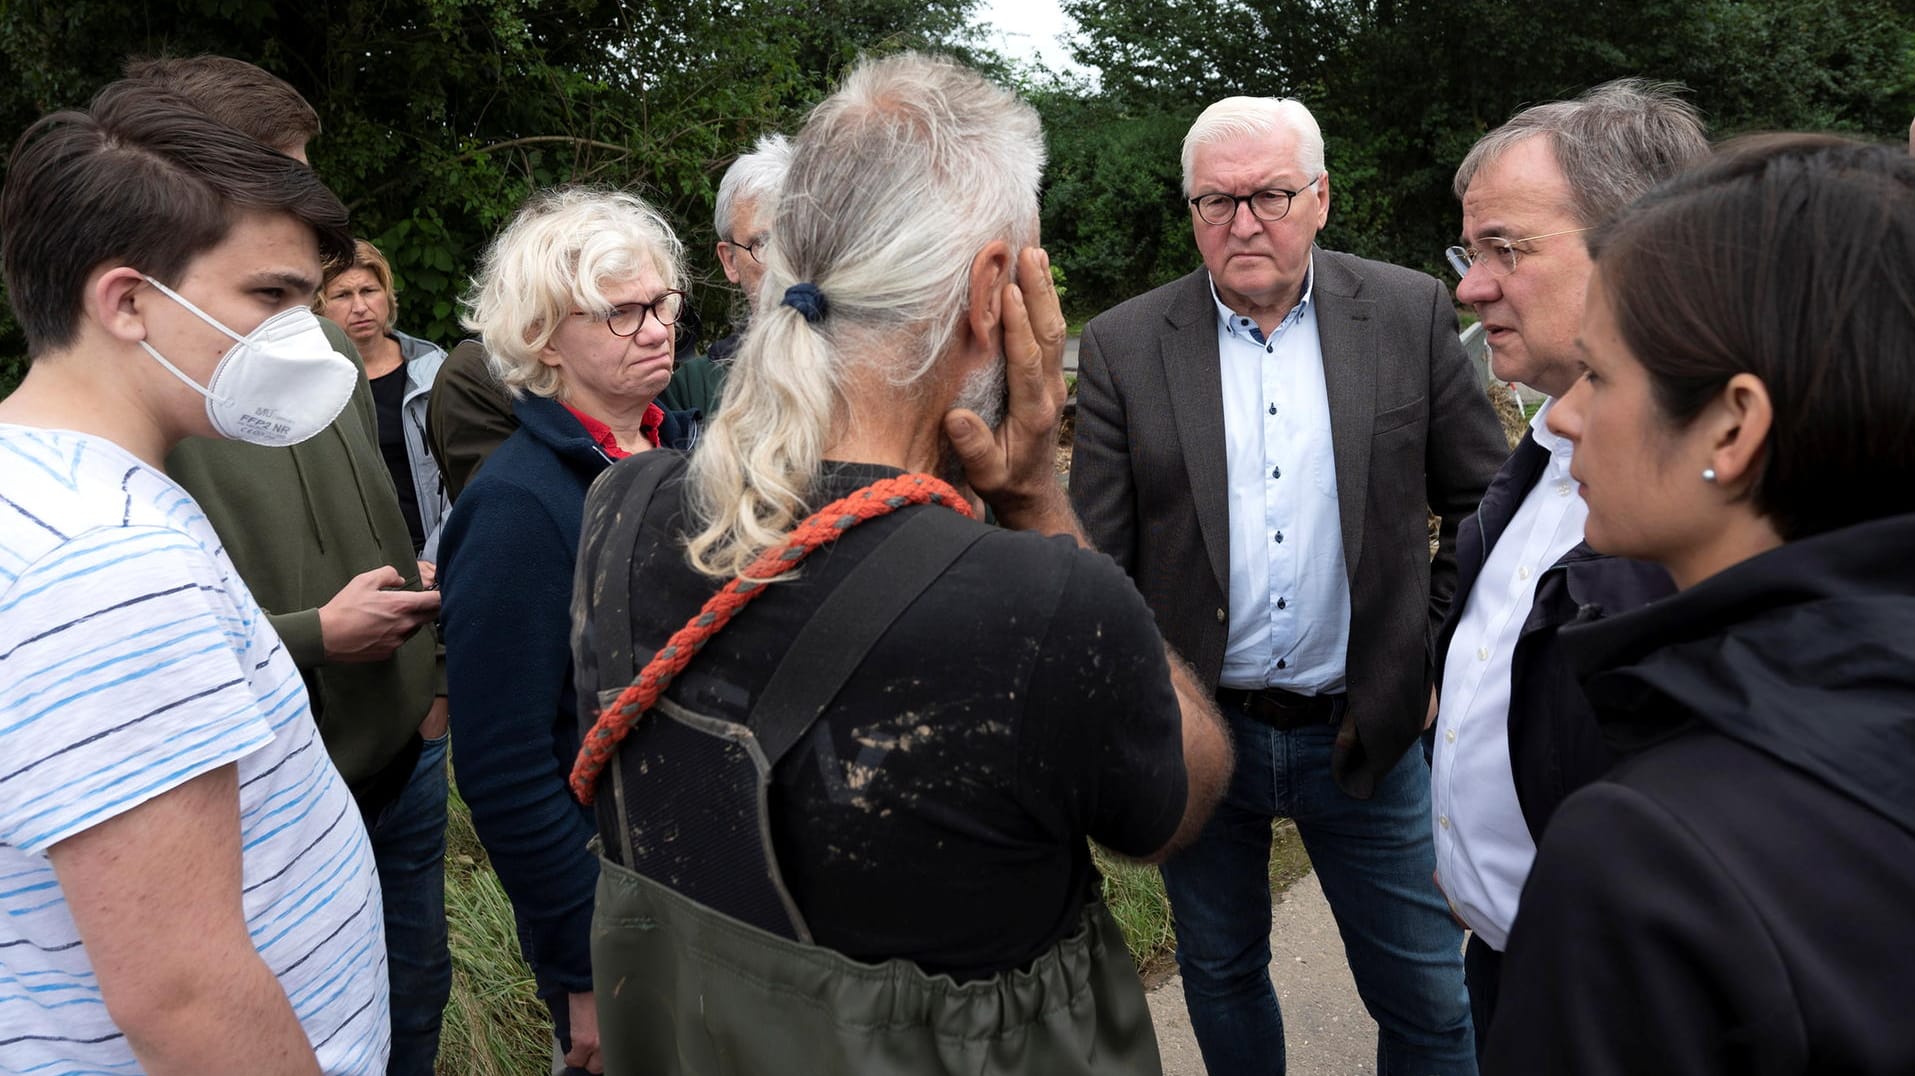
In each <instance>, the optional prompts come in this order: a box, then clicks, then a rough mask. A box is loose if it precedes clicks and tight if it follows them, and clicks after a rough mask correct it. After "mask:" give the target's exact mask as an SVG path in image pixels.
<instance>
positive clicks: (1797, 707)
mask: <svg viewBox="0 0 1915 1076" xmlns="http://www.w3.org/2000/svg"><path fill="white" fill-rule="evenodd" d="M1590 249H1591V253H1592V254H1593V255H1594V257H1595V259H1596V272H1595V275H1594V277H1593V278H1592V280H1591V283H1590V289H1589V301H1588V305H1587V310H1586V314H1585V317H1584V320H1583V329H1582V337H1581V341H1580V342H1581V346H1582V348H1583V351H1584V355H1585V360H1584V361H1585V364H1586V370H1587V372H1586V374H1585V376H1584V378H1583V380H1582V381H1580V382H1579V383H1578V384H1577V386H1576V387H1575V389H1574V390H1572V391H1571V392H1570V393H1569V394H1568V395H1567V396H1565V397H1564V398H1563V399H1562V400H1560V401H1559V402H1558V403H1557V405H1556V408H1555V410H1554V411H1553V412H1552V413H1551V416H1550V426H1551V427H1552V428H1555V429H1556V430H1557V431H1558V432H1559V433H1561V434H1562V435H1563V436H1565V437H1568V438H1569V439H1571V440H1572V441H1574V442H1575V443H1576V461H1575V465H1574V468H1573V473H1574V474H1575V477H1576V479H1577V481H1579V482H1580V483H1582V485H1583V496H1584V499H1585V500H1586V501H1587V502H1588V504H1589V522H1588V529H1587V535H1588V541H1589V544H1590V545H1591V546H1593V547H1595V548H1596V549H1598V550H1600V551H1602V552H1605V553H1613V554H1617V555H1620V556H1627V557H1636V558H1640V559H1643V560H1649V561H1654V562H1656V563H1659V564H1661V565H1663V566H1664V567H1666V568H1668V569H1669V571H1670V574H1671V575H1672V576H1673V577H1674V578H1675V581H1676V583H1677V586H1678V587H1679V588H1680V593H1678V594H1676V595H1675V596H1673V597H1670V598H1667V599H1664V600H1662V601H1660V602H1657V603H1655V604H1652V605H1650V606H1648V607H1647V608H1644V609H1642V610H1640V611H1637V612H1633V613H1628V614H1624V615H1621V616H1616V617H1612V618H1609V619H1607V620H1603V621H1601V622H1599V623H1593V624H1589V625H1587V626H1584V627H1580V628H1572V629H1570V630H1568V631H1566V632H1565V633H1564V635H1563V644H1564V646H1565V648H1566V649H1568V650H1570V652H1571V654H1572V657H1573V658H1574V659H1575V660H1576V661H1577V664H1578V667H1579V671H1580V674H1581V676H1582V679H1583V685H1584V688H1585V690H1587V691H1588V693H1589V697H1590V700H1591V702H1592V704H1593V705H1594V707H1595V710H1596V713H1597V715H1598V718H1599V720H1600V721H1601V723H1602V725H1603V730H1604V734H1605V736H1606V737H1607V738H1608V739H1609V740H1610V742H1611V744H1612V746H1614V747H1616V748H1618V749H1619V750H1621V751H1624V752H1625V759H1624V761H1623V762H1622V763H1620V764H1619V765H1618V766H1617V768H1616V769H1615V770H1613V771H1611V773H1610V774H1609V776H1608V777H1606V778H1605V779H1604V780H1602V781H1599V782H1597V783H1596V784H1594V785H1591V786H1589V787H1587V788H1585V789H1583V790H1582V791H1580V792H1578V793H1576V794H1575V795H1573V796H1571V797H1570V798H1569V799H1568V800H1567V801H1566V802H1565V803H1564V804H1563V806H1562V808H1561V809H1560V810H1559V811H1558V813H1557V814H1556V816H1555V818H1554V819H1553V820H1552V821H1551V823H1550V827H1549V829H1548V832H1547V833H1546V834H1545V836H1544V839H1543V843H1542V847H1541V848H1540V850H1539V852H1538V855H1537V859H1536V866H1535V870H1534V872H1533V873H1532V874H1531V875H1530V879H1529V884H1528V886H1527V888H1526V889H1525V890H1524V892H1523V898H1522V906H1521V909H1520V911H1519V913H1518V915H1517V919H1516V925H1515V930H1514V933H1513V934H1512V936H1511V939H1510V947H1509V952H1508V962H1507V964H1506V965H1505V972H1504V975H1505V979H1504V994H1503V999H1504V1000H1503V1004H1504V1006H1505V1008H1504V1010H1502V1011H1499V1013H1498V1016H1497V1021H1496V1025H1495V1027H1494V1029H1493V1030H1492V1032H1491V1038H1490V1046H1489V1051H1488V1054H1487V1056H1486V1057H1485V1059H1484V1065H1483V1070H1484V1072H1485V1073H1489V1074H1512V1073H1521V1074H1524V1076H1530V1074H1535V1073H1617V1074H1621V1073H1631V1074H1638V1073H1661V1072H1668V1073H1684V1074H1698V1073H1724V1074H1727V1073H1735V1074H1738V1076H1742V1074H1781V1073H1809V1072H1828V1073H1835V1072H1841V1073H1882V1074H1886V1073H1910V1072H1915V1018H1911V1013H1912V1012H1915V990H1912V989H1911V988H1912V987H1915V915H1911V909H1915V162H1911V161H1910V160H1909V158H1908V156H1907V155H1906V154H1905V153H1903V152H1902V151H1901V150H1900V149H1899V148H1898V149H1890V148H1888V147H1882V146H1869V145H1863V144H1860V143H1855V142H1850V141H1846V140H1842V139H1837V138H1833V137H1827V136H1815V135H1789V136H1767V137H1762V138H1756V139H1749V140H1744V141H1741V142H1738V143H1735V144H1732V145H1731V146H1729V147H1727V148H1725V149H1724V150H1722V151H1721V152H1720V153H1719V154H1718V155H1717V156H1716V157H1715V158H1714V159H1713V160H1711V161H1710V162H1708V163H1707V164H1705V165H1703V166H1701V167H1699V168H1698V169H1697V170H1695V171H1693V172H1690V173H1687V174H1685V175H1682V176H1679V177H1677V178H1676V179H1674V180H1671V181H1670V182H1669V183H1667V184H1665V185H1664V186H1662V187H1661V188H1659V189H1657V190H1656V191H1654V192H1651V193H1650V194H1649V195H1648V196H1646V197H1645V198H1644V199H1643V200H1642V201H1641V202H1639V203H1637V205H1636V206H1635V207H1634V208H1632V209H1631V210H1630V211H1628V212H1626V213H1623V214H1621V215H1620V217H1618V218H1617V219H1616V221H1615V222H1614V223H1612V224H1610V225H1608V226H1607V227H1605V228H1603V229H1601V230H1599V231H1598V232H1596V233H1595V235H1594V237H1593V238H1592V239H1591V240H1590Z"/></svg>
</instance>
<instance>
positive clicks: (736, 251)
mask: <svg viewBox="0 0 1915 1076" xmlns="http://www.w3.org/2000/svg"><path fill="white" fill-rule="evenodd" d="M790 167H791V141H790V139H787V138H786V137H785V136H784V135H781V134H768V135H765V136H763V137H761V138H759V139H758V143H757V144H756V145H754V146H753V147H752V148H751V152H750V153H745V154H741V155H739V157H738V159H737V160H735V161H733V162H731V167H730V168H727V169H725V178H724V179H722V180H720V181H719V182H718V203H717V206H716V208H715V209H714V210H713V212H712V228H713V230H715V231H716V232H717V233H718V244H717V247H716V249H717V253H718V264H719V267H720V268H722V269H724V271H725V279H726V280H729V281H731V282H732V283H733V284H736V285H738V289H739V294H740V295H742V296H743V297H744V302H743V303H733V304H732V309H733V330H732V333H731V335H729V336H726V337H724V338H722V339H719V340H715V341H713V342H712V345H711V346H710V347H708V348H706V349H705V353H704V354H703V355H694V356H692V357H691V358H689V359H687V360H685V361H684V362H683V363H680V364H679V367H678V370H677V371H676V372H675V373H673V374H672V383H671V384H670V385H667V386H666V387H665V392H664V394H663V395H661V396H660V397H659V398H658V402H659V403H661V404H663V405H665V406H666V407H668V408H673V409H675V410H680V411H697V412H700V413H701V414H705V415H712V414H716V413H717V411H718V400H719V397H720V396H721V395H722V394H723V392H724V388H725V371H726V370H728V369H730V365H729V364H730V362H731V357H732V355H733V353H735V352H736V351H737V350H738V342H739V341H740V340H742V339H744V331H745V324H746V323H747V322H748V321H749V320H750V319H751V315H753V314H755V313H757V312H758V281H759V279H760V278H761V277H763V276H764V275H765V258H767V257H769V255H768V254H767V253H766V252H765V247H766V246H767V245H768V244H769V243H770V242H771V221H772V217H773V216H774V215H775V214H776V213H777V211H778V189H779V188H780V187H782V186H784V183H785V171H786V170H787V169H789V168H790Z"/></svg>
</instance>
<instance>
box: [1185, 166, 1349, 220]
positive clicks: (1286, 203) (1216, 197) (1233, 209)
mask: <svg viewBox="0 0 1915 1076" xmlns="http://www.w3.org/2000/svg"><path fill="white" fill-rule="evenodd" d="M1322 181H1323V173H1322V172H1318V173H1317V178H1315V179H1313V180H1311V181H1310V182H1308V183H1305V184H1304V185H1303V186H1301V187H1298V188H1297V189H1296V190H1293V191H1286V190H1284V189H1283V188H1282V187H1271V188H1269V189H1268V190H1261V191H1253V192H1251V193H1249V194H1200V195H1198V196H1197V197H1195V198H1192V199H1190V204H1191V205H1193V206H1196V207H1197V215H1198V216H1199V217H1202V218H1203V220H1204V223H1205V224H1229V223H1230V222H1231V221H1233V220H1236V219H1237V207H1238V206H1240V205H1242V204H1244V203H1245V202H1249V203H1250V213H1251V215H1252V216H1255V217H1256V218H1257V219H1258V220H1261V221H1278V220H1282V219H1283V218H1284V217H1287V216H1289V215H1290V203H1291V202H1294V201H1296V198H1297V195H1299V194H1302V193H1303V192H1304V191H1307V190H1309V189H1311V188H1312V187H1315V186H1316V185H1317V184H1318V183H1320V182H1322Z"/></svg>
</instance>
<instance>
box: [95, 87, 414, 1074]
mask: <svg viewBox="0 0 1915 1076" xmlns="http://www.w3.org/2000/svg"><path fill="white" fill-rule="evenodd" d="M127 74H128V76H129V77H128V78H127V79H126V80H124V81H122V82H120V83H117V84H115V85H114V86H112V87H109V88H108V89H107V90H104V91H102V93H103V94H107V93H132V92H140V90H141V88H145V89H147V90H148V91H164V92H169V93H172V94H175V95H177V96H179V97H180V98H182V99H184V100H185V101H187V102H188V103H190V104H191V105H193V106H194V107H196V108H198V109H199V110H200V111H202V112H204V113H205V114H206V115H207V116H209V117H210V118H212V119H214V120H217V121H219V122H221V123H224V124H226V125H227V126H229V127H232V128H233V129H235V130H237V131H239V132H240V133H242V134H245V135H248V136H250V137H252V138H253V139H254V140H256V141H258V142H260V143H263V144H264V145H267V146H269V147H271V148H273V149H276V150H278V151H280V152H281V153H284V154H285V155H287V156H289V157H292V158H294V159H296V160H299V161H301V162H302V163H303V162H305V161H306V152H305V150H306V143H307V142H308V141H310V140H311V139H312V137H313V136H314V135H316V134H317V133H318V131H319V117H318V115H317V113H315V112H314V111H313V109H312V107H311V106H310V105H309V104H307V102H306V101H305V99H304V98H303V97H301V96H300V95H299V93H298V91H296V90H294V89H293V88H292V87H291V86H289V85H287V84H286V83H285V82H283V81H281V80H280V79H278V78H276V77H274V76H273V75H271V74H268V73H267V72H265V71H262V70H260V69H259V68H257V67H254V66H253V65H252V64H249V63H245V62H243V61H240V60H233V59H228V58H226V57H220V56H199V57H192V58H187V59H161V60H147V61H137V62H135V63H132V64H130V65H129V66H128V69H127ZM320 324H321V326H323V327H324V328H325V330H326V332H327V337H328V338H329V339H330V340H331V341H332V344H333V347H334V349H335V350H337V351H339V352H340V353H342V354H344V355H347V356H348V357H350V358H351V359H352V360H353V363H354V365H355V366H360V365H361V363H360V359H359V354H358V351H357V349H355V348H354V347H353V346H352V344H351V343H350V342H349V341H348V340H347V339H346V336H345V333H344V332H343V331H341V330H340V329H339V328H338V327H337V326H335V325H333V324H332V323H331V322H329V321H324V320H323V319H322V320H321V322H320ZM166 465H167V470H168V472H169V473H170V474H171V475H172V476H173V477H174V479H175V480H177V481H178V482H179V483H180V485H182V486H184V487H186V489H187V491H188V492H190V493H192V494H193V496H194V498H195V499H197V500H198V501H199V503H200V505H201V506H202V507H203V508H204V509H205V511H206V515H207V517H208V519H210V520H211V521H212V524H213V527H214V529H215V530H216V531H217V532H218V533H219V536H220V540H221V541H222V542H224V543H225V546H226V552H227V555H228V556H230V557H231V558H232V560H233V563H234V564H235V565H236V566H237V567H238V569H239V573H240V577H241V578H242V579H244V580H245V581H246V585H247V587H248V588H249V589H250V590H252V592H253V595H254V596H255V597H256V598H257V599H258V601H259V603H260V605H261V606H262V607H264V608H265V609H266V611H267V612H268V614H269V615H270V617H271V620H272V625H273V628H274V630H276V631H277V632H278V633H279V635H280V637H281V638H282V639H284V640H285V643H286V649H287V652H288V653H289V654H290V655H291V656H292V659H293V661H294V663H295V664H296V665H298V667H299V670H300V673H301V674H302V675H303V676H304V677H305V680H306V684H307V687H308V689H309V691H310V692H311V695H312V707H313V716H314V718H315V719H316V720H317V721H318V724H319V731H320V734H321V736H322V737H324V739H325V743H326V750H327V752H328V753H329V754H330V755H331V756H332V759H333V763H334V764H335V765H336V766H338V768H339V771H340V773H341V774H342V775H343V776H344V777H345V778H346V781H347V782H348V784H349V785H350V786H351V788H352V792H353V796H354V798H355V799H356V800H357V801H358V803H359V809H360V812H361V814H362V815H363V816H364V819H365V823H366V828H367V830H368V832H369V833H370V835H371V837H372V846H373V852H374V854H375V856H376V858H377V861H378V867H379V881H380V888H381V890H382V891H383V894H384V903H385V924H386V938H387V952H388V960H389V970H390V973H391V983H392V1055H391V1062H390V1064H389V1065H388V1067H387V1072H388V1073H389V1074H390V1076H430V1074H431V1073H432V1070H433V1060H434V1058H435V1056H436V1055H437V1053H438V1042H439V1024H440V1016H441V1013H442V1012H443V1010H444V1008H445V1003H446V999H447V997H448V996H449V994H450V992H451V988H452V963H451V957H450V954H449V952H448V950H447V940H446V926H445V867H444V860H445V825H446V770H445V758H446V706H445V669H444V662H443V659H442V658H440V657H439V655H438V640H437V636H436V634H435V633H434V632H433V631H421V630H420V629H421V628H422V627H424V626H426V625H427V624H428V623H430V622H431V621H432V620H433V619H434V618H435V617H436V616H437V614H438V611H439V596H438V593H437V592H436V591H431V590H422V589H421V588H420V587H419V571H420V570H419V567H418V562H417V561H416V560H414V558H413V551H412V540H411V538H410V536H409V534H408V532H407V530H406V523H405V517H404V516H403V515H402V514H401V512H400V508H399V501H398V495H397V494H396V493H395V492H394V490H393V487H392V479H391V478H390V477H389V476H388V474H387V472H386V468H385V464H384V462H383V460H382V459H381V457H380V455H379V442H378V426H377V420H376V418H375V415H374V411H373V401H372V392H371V389H370V387H369V386H368V384H367V382H366V378H365V375H364V371H363V367H362V368H361V371H360V374H359V377H358V383H357V385H356V386H355V387H354V389H353V394H352V401H351V403H350V404H348V405H347V407H346V409H345V410H344V411H343V412H341V413H340V415H339V417H338V418H336V419H334V420H333V422H332V423H331V424H330V425H329V426H328V427H327V428H326V429H325V430H323V431H321V432H320V433H319V435H318V436H316V437H313V438H312V439H310V440H308V441H305V442H303V443H301V444H297V445H294V446H292V447H289V448H263V447H260V446H257V445H248V444H241V443H238V442H234V441H214V440H208V439H200V438H194V439H190V440H187V441H185V442H182V443H181V444H180V446H179V447H178V448H176V449H175V450H174V451H173V452H172V454H171V455H170V456H169V457H168V458H167V461H166Z"/></svg>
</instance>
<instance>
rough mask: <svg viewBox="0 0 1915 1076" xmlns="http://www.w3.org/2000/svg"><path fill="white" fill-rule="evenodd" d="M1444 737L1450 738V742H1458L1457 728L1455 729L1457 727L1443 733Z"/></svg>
mask: <svg viewBox="0 0 1915 1076" xmlns="http://www.w3.org/2000/svg"><path fill="white" fill-rule="evenodd" d="M1443 738H1444V739H1445V740H1448V741H1449V742H1451V743H1455V742H1456V730H1455V729H1451V730H1449V731H1448V732H1445V733H1444V734H1443Z"/></svg>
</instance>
